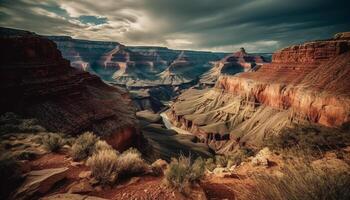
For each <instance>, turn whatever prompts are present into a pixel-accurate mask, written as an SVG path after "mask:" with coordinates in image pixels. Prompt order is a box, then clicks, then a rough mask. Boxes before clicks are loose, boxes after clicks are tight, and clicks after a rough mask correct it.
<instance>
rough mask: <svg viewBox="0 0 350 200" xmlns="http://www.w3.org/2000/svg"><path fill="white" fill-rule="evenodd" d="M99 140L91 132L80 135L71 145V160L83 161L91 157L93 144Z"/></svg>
mask: <svg viewBox="0 0 350 200" xmlns="http://www.w3.org/2000/svg"><path fill="white" fill-rule="evenodd" d="M98 140H99V138H98V137H97V136H96V135H94V134H93V133H92V132H85V133H83V134H81V135H80V136H79V137H78V138H77V139H76V140H75V141H74V144H73V145H72V148H71V155H72V158H73V160H76V161H79V160H84V159H86V158H88V157H89V156H91V155H92V154H93V152H94V149H95V143H97V141H98Z"/></svg>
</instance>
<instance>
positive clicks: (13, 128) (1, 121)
mask: <svg viewBox="0 0 350 200" xmlns="http://www.w3.org/2000/svg"><path fill="white" fill-rule="evenodd" d="M40 131H41V132H42V131H45V128H43V127H42V126H40V125H39V124H38V120H36V119H22V118H20V117H19V116H18V115H16V114H15V113H12V112H7V113H4V114H3V115H1V116H0V133H1V134H6V133H14V132H28V133H29V132H34V133H35V132H40Z"/></svg>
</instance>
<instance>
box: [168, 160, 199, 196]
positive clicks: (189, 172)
mask: <svg viewBox="0 0 350 200" xmlns="http://www.w3.org/2000/svg"><path fill="white" fill-rule="evenodd" d="M204 170H205V163H204V161H203V159H201V158H197V160H195V161H194V162H193V163H192V162H191V158H190V157H185V156H180V157H179V158H178V159H176V158H173V159H172V161H171V162H170V164H169V167H168V169H167V170H166V171H165V182H166V184H167V185H168V186H169V187H172V188H175V189H177V190H178V191H180V192H181V193H183V194H188V193H189V191H190V187H191V184H193V183H196V182H198V181H200V179H201V178H202V177H203V175H204Z"/></svg>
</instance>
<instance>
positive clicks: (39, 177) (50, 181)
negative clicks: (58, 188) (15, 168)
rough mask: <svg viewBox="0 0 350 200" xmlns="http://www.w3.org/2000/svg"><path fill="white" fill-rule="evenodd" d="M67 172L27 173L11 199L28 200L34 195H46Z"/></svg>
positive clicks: (43, 171) (44, 171)
mask: <svg viewBox="0 0 350 200" xmlns="http://www.w3.org/2000/svg"><path fill="white" fill-rule="evenodd" d="M67 170H68V168H53V169H43V170H37V171H31V172H29V173H28V174H27V176H26V179H25V181H24V183H23V184H22V185H21V186H20V187H19V189H18V190H17V191H16V193H15V195H14V198H13V199H29V198H30V197H31V196H33V195H34V194H36V193H40V194H44V193H46V192H47V191H49V190H50V189H51V187H52V186H53V185H54V184H55V183H57V182H58V181H60V180H62V179H64V178H66V176H67Z"/></svg>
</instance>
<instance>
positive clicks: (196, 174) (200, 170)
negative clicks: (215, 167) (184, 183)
mask: <svg viewBox="0 0 350 200" xmlns="http://www.w3.org/2000/svg"><path fill="white" fill-rule="evenodd" d="M204 172H205V163H204V160H203V159H202V158H201V157H198V158H197V159H196V160H195V161H194V163H193V164H192V166H191V173H190V175H189V181H190V182H191V183H193V182H197V181H199V180H200V179H201V178H202V177H203V175H204Z"/></svg>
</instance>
